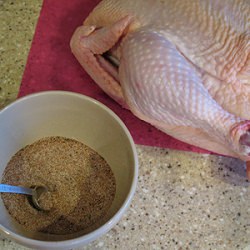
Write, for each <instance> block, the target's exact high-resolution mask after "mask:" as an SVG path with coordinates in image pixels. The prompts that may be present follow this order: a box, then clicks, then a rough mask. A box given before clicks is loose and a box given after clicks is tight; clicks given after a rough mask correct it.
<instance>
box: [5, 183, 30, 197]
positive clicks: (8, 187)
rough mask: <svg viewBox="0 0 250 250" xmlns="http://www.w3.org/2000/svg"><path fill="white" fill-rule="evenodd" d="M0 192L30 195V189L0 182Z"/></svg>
mask: <svg viewBox="0 0 250 250" xmlns="http://www.w3.org/2000/svg"><path fill="white" fill-rule="evenodd" d="M0 193H16V194H28V195H32V189H31V188H26V187H19V186H12V185H7V184H0Z"/></svg>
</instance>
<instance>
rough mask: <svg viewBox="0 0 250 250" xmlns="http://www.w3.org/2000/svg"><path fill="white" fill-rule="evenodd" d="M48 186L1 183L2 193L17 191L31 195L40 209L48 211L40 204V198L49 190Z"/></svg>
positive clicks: (0, 190) (33, 203)
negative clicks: (28, 186) (29, 186)
mask: <svg viewBox="0 0 250 250" xmlns="http://www.w3.org/2000/svg"><path fill="white" fill-rule="evenodd" d="M47 191H48V188H47V187H45V186H32V187H31V188H27V187H20V186H13V185H7V184H0V193H16V194H26V195H30V196H31V199H30V202H31V203H32V205H33V206H34V207H35V208H36V209H37V210H39V211H48V210H46V209H44V208H42V207H41V206H40V204H39V198H40V196H41V195H42V193H44V192H47Z"/></svg>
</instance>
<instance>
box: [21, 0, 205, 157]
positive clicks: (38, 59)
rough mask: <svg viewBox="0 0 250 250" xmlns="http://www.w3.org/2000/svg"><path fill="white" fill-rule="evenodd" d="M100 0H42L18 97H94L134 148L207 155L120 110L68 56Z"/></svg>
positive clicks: (72, 58)
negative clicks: (75, 36)
mask: <svg viewBox="0 0 250 250" xmlns="http://www.w3.org/2000/svg"><path fill="white" fill-rule="evenodd" d="M98 2H100V1H99V0H71V1H68V0H60V1H57V0H54V1H53V0H44V2H43V6H42V9H41V13H40V17H39V20H38V24H37V27H36V31H35V35H34V38H33V42H32V46H31V49H30V53H29V56H28V61H27V65H26V68H25V71H24V75H23V79H22V84H21V87H20V92H19V97H21V96H24V95H27V94H31V93H35V92H40V91H45V90H66V91H73V92H78V93H81V94H84V95H87V96H90V97H93V98H95V99H97V100H99V101H100V102H102V103H103V104H105V105H106V106H108V107H109V108H111V109H112V110H113V111H114V112H115V113H116V114H117V115H118V116H119V117H120V118H121V119H122V120H123V122H124V123H125V124H126V126H127V127H128V129H129V130H130V132H131V134H132V137H133V138H134V141H135V143H136V144H142V145H149V146H158V147H164V148H170V149H178V150H185V151H194V152H199V153H209V152H208V151H205V150H202V149H199V148H197V147H194V146H190V145H188V144H186V143H183V142H180V141H178V140H176V139H174V138H172V137H170V136H168V135H166V134H164V133H162V132H161V131H159V130H157V129H156V128H154V127H152V126H151V125H149V124H147V123H145V122H143V121H141V120H139V119H138V118H136V117H135V116H134V115H133V114H132V113H131V112H130V111H128V110H125V109H123V108H121V107H120V106H119V105H118V104H116V103H115V102H114V101H113V100H112V99H110V98H109V97H108V96H107V95H106V94H105V93H103V91H102V90H101V89H100V88H99V87H98V86H97V85H96V84H95V83H94V81H93V80H92V79H91V78H90V77H89V76H88V74H87V73H86V72H85V71H84V70H83V68H81V66H80V64H79V63H78V62H77V61H76V59H75V57H74V56H73V54H72V53H71V50H70V47H69V42H70V38H71V36H72V34H73V32H74V30H75V29H76V27H78V26H80V25H81V24H82V23H83V20H84V19H85V17H86V16H87V15H88V14H89V12H90V11H91V10H92V9H93V7H94V6H95V5H96V4H97V3H98Z"/></svg>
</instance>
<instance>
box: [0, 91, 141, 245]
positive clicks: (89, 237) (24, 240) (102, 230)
mask: <svg viewBox="0 0 250 250" xmlns="http://www.w3.org/2000/svg"><path fill="white" fill-rule="evenodd" d="M46 95H55V96H62V95H68V96H72V97H74V98H75V97H76V98H81V99H84V100H87V101H89V102H92V103H93V104H95V105H97V106H99V107H100V108H101V109H103V110H104V111H105V112H107V113H108V114H109V115H110V116H112V117H113V118H114V119H115V120H116V122H118V124H119V125H120V127H122V129H123V131H124V132H125V134H126V136H127V138H128V140H129V145H130V147H131V149H132V153H133V158H134V159H133V160H134V170H133V179H132V183H131V187H130V189H129V192H128V194H127V197H126V198H125V201H124V202H123V204H122V206H121V207H120V208H119V209H118V211H117V212H116V213H115V214H114V215H113V216H112V217H111V218H110V219H109V220H108V221H107V222H106V223H105V224H103V225H102V226H101V227H99V228H97V229H95V230H93V231H92V232H90V233H87V234H85V235H82V236H78V237H76V238H73V239H69V240H59V241H43V240H35V239H31V238H29V237H25V236H21V235H20V234H18V233H14V232H12V231H11V230H9V229H7V228H5V227H4V226H2V225H0V231H2V232H3V233H4V235H5V236H7V237H8V238H11V239H13V240H14V241H16V242H18V243H21V244H25V245H26V246H33V247H34V246H35V247H39V246H40V247H43V248H44V247H46V248H51V249H53V248H56V247H60V246H61V245H62V246H64V247H69V248H72V247H74V245H75V246H77V245H80V244H81V243H80V242H82V241H85V243H86V244H85V245H87V244H89V243H90V242H92V241H94V240H95V239H98V238H99V237H101V236H102V235H104V234H106V233H107V232H108V231H109V230H111V229H112V228H113V226H115V225H116V224H117V223H118V221H119V220H120V219H121V217H122V216H123V215H124V213H125V212H126V210H127V209H128V207H129V205H130V203H131V201H132V199H133V197H134V194H135V191H136V186H137V182H138V172H139V161H138V154H137V150H136V147H135V143H134V140H133V138H132V136H131V134H130V132H129V130H128V128H127V127H126V126H125V124H124V123H123V121H122V120H121V119H120V118H119V117H118V116H117V115H116V114H115V113H114V112H113V111H112V110H111V109H110V108H108V107H107V106H106V105H104V104H102V103H101V102H99V101H97V100H96V99H94V98H92V97H89V96H86V95H84V94H80V93H75V92H71V91H63V90H49V91H41V92H37V93H33V94H28V95H26V96H23V97H20V98H18V99H17V100H15V101H14V102H12V103H10V104H9V105H7V106H6V107H4V108H3V109H2V110H0V116H1V114H2V113H4V112H8V110H9V109H12V108H14V107H15V106H16V105H18V104H19V103H22V102H25V101H27V100H30V99H33V98H36V97H40V96H46Z"/></svg>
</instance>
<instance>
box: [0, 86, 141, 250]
mask: <svg viewBox="0 0 250 250" xmlns="http://www.w3.org/2000/svg"><path fill="white" fill-rule="evenodd" d="M46 136H64V137H69V138H74V139H77V140H79V141H81V142H83V143H84V144H86V145H88V146H89V147H91V148H93V149H94V150H96V151H97V152H98V153H99V154H100V155H102V156H103V157H104V158H105V159H106V161H107V162H108V163H109V165H110V166H111V168H112V170H113V172H114V175H115V178H116V188H117V190H116V195H115V198H114V201H113V203H112V205H111V208H110V209H109V211H108V216H107V219H106V220H105V221H104V222H103V223H102V225H101V226H99V227H98V228H97V229H95V230H93V231H91V232H90V233H88V234H85V235H83V234H82V233H81V232H79V233H76V234H71V235H64V236H55V235H48V234H42V233H29V232H27V231H26V230H24V229H23V228H22V227H20V226H19V225H18V224H16V223H15V221H13V220H12V218H11V217H10V216H9V214H8V212H7V210H6V208H5V206H4V204H3V202H2V199H0V211H1V213H0V231H1V232H3V233H4V234H5V235H6V236H7V237H9V238H11V239H13V240H15V241H17V242H18V243H20V244H22V245H25V246H28V247H32V248H35V249H70V248H75V247H79V246H83V245H86V244H88V243H89V242H91V241H93V240H95V239H97V238H98V237H100V236H101V235H103V234H105V233H106V232H107V231H109V230H110V229H111V228H112V227H113V226H114V225H115V224H116V223H117V222H118V221H119V220H120V218H121V217H122V215H123V214H124V212H125V210H126V209H127V208H128V206H129V204H130V202H131V199H132V197H133V195H134V193H135V189H136V184H137V177H138V159H137V153H136V149H135V145H134V142H133V139H132V137H131V135H130V133H129V131H128V130H127V128H126V127H125V125H124V124H123V122H122V121H121V120H120V119H119V118H118V117H117V116H116V115H115V114H114V113H113V112H112V111H111V110H110V109H108V108H107V107H105V106H104V105H103V104H101V103H99V102H97V101H96V100H94V99H91V98H89V97H86V96H83V95H80V94H76V93H71V92H65V91H46V92H40V93H37V94H32V95H29V96H26V97H23V98H20V99H19V100H17V101H15V102H14V103H12V104H10V105H9V106H7V107H6V108H4V109H3V110H1V111H0V159H1V160H0V176H2V173H3V171H4V169H5V167H6V165H7V163H8V161H9V160H10V158H11V157H12V156H13V155H14V154H15V153H16V152H17V151H18V150H19V149H21V148H22V147H24V146H25V145H27V144H30V143H33V142H34V141H36V140H38V139H40V138H43V137H46Z"/></svg>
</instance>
